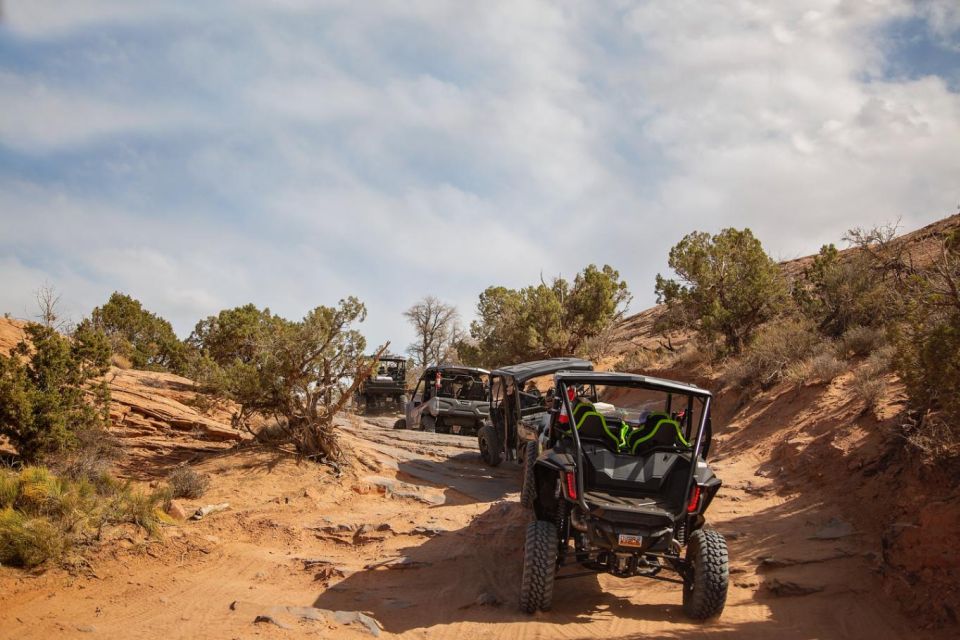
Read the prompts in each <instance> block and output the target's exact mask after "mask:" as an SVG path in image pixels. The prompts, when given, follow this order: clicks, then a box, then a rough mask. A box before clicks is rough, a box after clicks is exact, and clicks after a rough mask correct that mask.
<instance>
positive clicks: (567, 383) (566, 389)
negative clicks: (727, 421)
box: [551, 371, 713, 513]
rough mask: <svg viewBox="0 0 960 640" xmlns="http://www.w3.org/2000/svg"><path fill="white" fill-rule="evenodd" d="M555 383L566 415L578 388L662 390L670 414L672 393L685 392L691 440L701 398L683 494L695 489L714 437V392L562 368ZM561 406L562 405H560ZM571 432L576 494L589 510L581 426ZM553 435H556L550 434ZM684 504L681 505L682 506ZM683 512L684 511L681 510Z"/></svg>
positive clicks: (668, 382)
mask: <svg viewBox="0 0 960 640" xmlns="http://www.w3.org/2000/svg"><path fill="white" fill-rule="evenodd" d="M555 379H556V382H557V386H558V388H559V394H558V395H559V398H558V401H559V402H560V403H562V405H563V408H564V409H565V411H566V415H568V416H573V415H574V407H573V402H572V398H571V396H573V397H574V398H575V397H577V396H578V395H582V394H580V393H578V391H579V390H582V389H579V390H578V387H585V386H590V387H591V388H593V389H595V388H596V385H612V386H617V387H633V388H637V389H646V390H651V391H662V392H664V393H666V394H667V403H668V404H667V413H670V410H671V407H670V403H671V402H672V398H673V394H674V393H677V394H682V395H683V396H685V397H686V398H687V399H688V403H687V406H686V407H684V408H683V409H686V411H685V416H686V417H685V422H686V423H687V434H688V439H689V435H690V431H691V429H690V427H691V426H692V424H691V423H692V420H693V416H694V414H695V413H696V412H695V411H693V408H694V407H693V402H694V401H695V400H700V401H702V402H703V405H702V407H701V409H700V412H699V413H700V420H699V424H698V425H697V429H696V436H695V439H694V441H693V447H692V449H691V451H690V470H689V472H688V473H687V481H686V487H685V490H684V492H683V494H682V495H683V496H689V495H690V492H691V491H692V490H693V485H694V482H695V475H696V472H697V460H698V459H700V457H701V453H703V454H704V455H703V457H704V459H705V458H706V453H707V450H708V449H709V447H707V450H705V448H704V443H705V437H704V436H705V434H706V435H707V437H706V441H709V440H711V439H712V437H711V435H712V434H709V433H708V431H709V430H710V429H709V426H708V425H709V423H710V403H711V401H712V400H713V394H711V393H710V392H709V391H707V390H706V389H701V388H700V387H697V386H696V385H692V384H687V383H683V382H676V381H674V380H664V379H662V378H653V377H648V376H641V375H636V374H630V373H594V372H590V373H586V374H585V373H580V372H569V371H562V372H559V373H557V374H556V377H555ZM593 397H594V399H596V392H595V391H594V392H593ZM557 409H559V407H557ZM570 433H571V434H572V440H573V443H574V456H575V461H576V464H575V465H574V467H575V472H576V483H577V484H576V495H577V504H578V505H579V506H580V508H581V509H583V510H584V511H590V507H589V506H588V505H587V502H586V498H585V492H584V481H583V470H584V466H585V465H584V461H583V445H582V444H581V442H580V432H579V430H578V429H570ZM551 437H553V436H551ZM681 507H682V505H681ZM702 508H703V509H705V508H706V505H703V506H702ZM681 513H682V511H681Z"/></svg>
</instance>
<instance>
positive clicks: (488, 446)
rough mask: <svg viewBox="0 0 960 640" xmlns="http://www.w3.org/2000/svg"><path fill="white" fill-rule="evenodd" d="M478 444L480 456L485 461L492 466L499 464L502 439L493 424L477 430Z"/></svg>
mask: <svg viewBox="0 0 960 640" xmlns="http://www.w3.org/2000/svg"><path fill="white" fill-rule="evenodd" d="M477 444H478V445H479V447H480V457H481V458H483V461H484V463H486V464H488V465H490V466H491V467H496V466H499V464H500V461H501V457H500V439H499V438H497V432H496V431H495V430H494V428H493V425H489V424H487V425H484V426H482V427H480V431H478V432H477Z"/></svg>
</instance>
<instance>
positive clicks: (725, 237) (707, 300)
mask: <svg viewBox="0 0 960 640" xmlns="http://www.w3.org/2000/svg"><path fill="white" fill-rule="evenodd" d="M669 264H670V268H671V269H673V270H674V272H675V273H676V275H677V279H676V280H674V279H667V278H664V277H663V276H661V275H659V274H657V282H656V289H655V291H656V294H657V302H660V303H663V304H665V305H666V306H667V314H666V316H665V320H664V321H663V322H662V323H661V324H663V325H664V326H663V327H662V328H668V327H673V328H683V329H691V330H695V331H697V332H698V333H699V334H700V337H701V338H702V339H703V341H704V342H713V340H714V339H715V338H721V339H723V340H724V341H725V343H726V346H727V349H728V350H729V351H730V352H731V353H733V354H738V353H740V352H741V351H742V350H743V349H744V347H746V346H747V345H748V344H749V342H750V339H751V337H752V336H753V335H754V332H756V331H757V330H758V329H759V328H760V327H761V325H763V323H765V322H767V321H769V320H771V319H773V318H775V317H776V316H777V314H778V313H780V311H781V310H783V309H784V307H785V303H786V302H787V298H788V296H787V287H786V283H785V282H784V280H783V276H782V274H781V272H780V267H779V266H778V265H777V263H776V262H774V261H773V260H772V259H771V258H770V256H768V255H767V254H766V252H765V251H764V250H763V246H762V245H761V244H760V241H759V240H758V239H757V238H756V237H754V235H753V233H752V232H751V231H750V229H743V230H742V231H741V230H738V229H724V230H723V231H721V232H720V233H718V234H716V235H712V236H711V235H710V234H709V233H705V232H702V231H697V232H694V233H691V234H688V235H687V236H686V237H684V238H683V239H682V240H681V241H680V242H679V243H677V244H676V245H675V246H674V247H673V248H672V249H670V260H669Z"/></svg>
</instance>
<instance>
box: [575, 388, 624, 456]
mask: <svg viewBox="0 0 960 640" xmlns="http://www.w3.org/2000/svg"><path fill="white" fill-rule="evenodd" d="M573 424H574V426H575V427H576V429H577V433H579V434H580V439H581V440H584V439H586V440H594V441H599V442H603V443H604V444H606V445H607V446H608V447H609V448H610V449H611V450H613V451H617V452H619V451H621V450H622V449H623V448H624V447H625V445H626V442H625V440H624V436H625V435H626V432H627V430H628V427H627V426H626V425H625V424H623V423H621V424H620V425H615V424H614V425H612V424H610V422H609V421H608V420H607V419H606V418H605V417H604V416H603V414H601V413H599V412H598V411H597V410H596V409H595V408H594V406H593V403H592V402H590V401H589V400H586V399H585V398H578V399H577V403H576V404H575V405H574V407H573Z"/></svg>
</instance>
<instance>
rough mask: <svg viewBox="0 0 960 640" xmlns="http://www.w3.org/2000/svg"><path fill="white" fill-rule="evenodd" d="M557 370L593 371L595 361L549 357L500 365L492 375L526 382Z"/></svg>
mask: <svg viewBox="0 0 960 640" xmlns="http://www.w3.org/2000/svg"><path fill="white" fill-rule="evenodd" d="M557 371H593V363H592V362H590V361H589V360H581V359H580V358H549V359H547V360H534V361H533V362H522V363H520V364H513V365H510V366H509V367H500V368H499V369H496V370H494V371H493V372H492V373H491V375H495V376H497V375H499V376H509V377H511V378H514V379H516V380H517V381H518V382H525V381H527V380H529V379H530V378H538V377H540V376H545V375H548V374H551V373H556V372H557Z"/></svg>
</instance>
